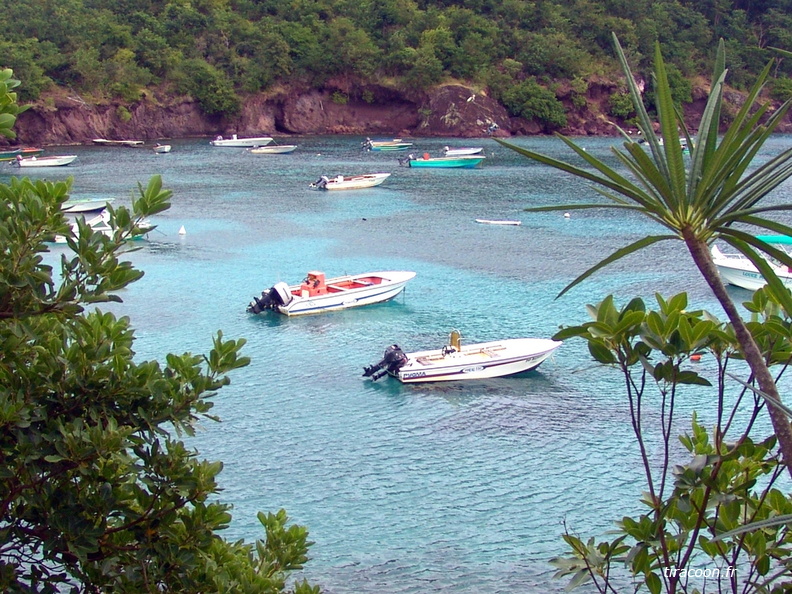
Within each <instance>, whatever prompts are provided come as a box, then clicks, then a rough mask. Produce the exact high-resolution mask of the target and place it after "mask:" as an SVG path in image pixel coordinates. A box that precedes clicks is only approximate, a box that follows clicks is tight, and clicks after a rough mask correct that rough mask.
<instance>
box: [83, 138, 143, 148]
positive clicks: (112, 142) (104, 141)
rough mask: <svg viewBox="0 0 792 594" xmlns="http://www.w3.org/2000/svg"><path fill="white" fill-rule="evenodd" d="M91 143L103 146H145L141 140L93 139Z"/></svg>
mask: <svg viewBox="0 0 792 594" xmlns="http://www.w3.org/2000/svg"><path fill="white" fill-rule="evenodd" d="M93 143H94V144H101V145H103V146H143V145H144V144H145V143H144V142H143V141H142V140H108V139H107V138H94V139H93Z"/></svg>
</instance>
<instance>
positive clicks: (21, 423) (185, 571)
mask: <svg viewBox="0 0 792 594" xmlns="http://www.w3.org/2000/svg"><path fill="white" fill-rule="evenodd" d="M6 80H10V78H7V79H6ZM0 111H2V112H3V114H8V113H9V112H11V113H13V111H14V109H13V106H10V104H9V103H6V104H4V105H2V106H0ZM6 122H7V120H5V119H3V118H2V117H0V124H4V123H6ZM69 189H70V182H57V183H50V182H44V181H35V182H34V181H31V180H29V179H21V180H20V179H16V178H12V180H11V182H10V183H9V184H7V185H0V245H2V246H3V249H2V252H0V476H2V480H0V590H2V591H4V592H66V591H71V592H96V593H98V592H179V593H196V594H197V593H202V594H203V593H209V592H235V593H237V592H242V593H244V592H249V593H251V594H253V593H256V594H259V593H262V592H264V593H279V592H283V591H284V590H285V589H286V588H287V580H288V578H289V574H290V573H291V572H292V571H293V570H297V569H301V568H302V566H303V564H304V563H305V561H306V560H307V550H308V547H309V546H310V544H311V543H310V542H309V541H308V531H307V530H306V529H305V528H304V527H301V526H296V525H292V526H288V517H287V516H286V513H285V511H283V510H280V511H279V512H277V513H274V514H263V513H260V514H259V516H258V517H259V520H260V522H261V524H262V527H263V529H264V532H265V536H264V538H262V540H260V541H257V542H256V543H255V544H245V543H244V542H242V541H239V542H229V541H226V540H225V539H223V538H221V537H220V536H219V534H218V532H219V531H220V530H222V529H223V528H225V527H227V526H228V524H229V522H230V520H231V515H230V513H229V510H230V506H229V505H228V504H225V503H222V502H220V501H218V500H217V497H216V495H217V491H218V487H217V482H216V479H217V475H218V474H219V472H220V470H221V468H222V464H221V463H220V462H210V461H207V460H202V459H199V457H198V456H199V455H198V452H196V451H195V450H193V449H191V448H189V447H188V446H187V445H186V444H185V443H184V442H183V441H181V440H180V439H179V436H181V435H182V434H186V435H188V436H189V435H192V434H193V427H194V425H195V423H196V422H197V421H198V420H199V419H202V418H208V419H215V417H213V416H212V415H211V414H210V411H211V408H212V402H211V398H212V397H214V396H215V395H216V393H217V391H218V390H219V389H220V388H221V387H222V386H225V385H227V384H228V383H229V381H230V380H229V378H228V376H227V375H226V374H227V373H228V372H230V371H232V370H234V369H237V368H240V367H243V366H245V365H247V364H248V359H247V358H246V357H243V356H241V354H240V349H241V347H242V346H243V344H244V340H241V339H240V340H236V341H235V340H225V339H224V338H223V336H222V333H220V332H218V334H217V336H216V337H215V339H214V348H213V349H212V350H211V352H210V353H208V354H207V355H194V354H192V353H185V354H182V355H175V354H170V355H167V357H166V360H165V362H164V363H160V362H158V361H137V360H136V359H135V352H134V350H133V346H134V339H135V337H134V332H133V330H132V327H131V324H130V321H129V319H127V318H120V319H119V318H116V317H115V316H114V315H112V314H110V313H106V312H102V311H101V310H99V309H94V310H93V311H88V308H90V307H95V306H96V304H99V303H103V302H111V301H120V298H119V297H118V295H117V292H118V291H119V290H120V289H123V288H125V287H127V286H129V285H130V284H131V283H133V282H134V281H135V280H137V279H139V278H140V277H141V276H142V275H143V273H142V272H141V271H138V270H136V269H135V268H134V267H133V266H132V265H131V263H130V262H128V261H124V260H122V258H123V256H124V254H125V253H126V252H127V251H128V250H129V249H130V248H129V247H128V245H129V244H127V243H126V241H125V240H126V239H127V238H129V237H130V236H132V235H133V234H136V233H137V232H139V230H140V222H141V220H142V219H143V218H144V217H149V216H151V215H154V214H156V213H159V212H161V211H163V210H165V209H167V208H168V207H169V202H168V201H169V197H170V195H171V192H170V191H168V190H164V189H163V188H162V182H161V180H160V178H159V177H154V178H152V179H151V181H150V182H149V183H148V185H147V186H146V187H145V188H144V187H142V186H140V187H139V197H137V198H136V199H135V200H134V201H133V204H132V209H131V211H130V210H129V209H127V208H123V207H122V208H118V209H112V208H110V209H109V211H110V221H111V226H112V227H113V228H114V233H113V236H112V237H107V236H105V235H104V234H102V233H99V232H94V231H93V230H92V229H91V228H90V226H88V225H87V224H86V223H85V222H84V221H80V222H79V223H78V228H77V229H76V230H73V229H72V226H71V225H70V224H69V223H67V221H66V219H65V217H64V215H63V213H62V210H61V205H62V204H63V203H64V202H65V201H66V200H67V198H68V194H69ZM56 235H61V236H64V237H65V238H66V241H67V244H68V246H67V247H68V249H67V250H66V251H65V252H64V253H63V254H62V255H61V257H60V261H59V278H56V277H55V275H54V268H55V264H54V263H50V261H51V260H53V259H54V256H53V255H52V254H51V253H50V249H49V247H48V246H49V242H51V241H53V239H54V238H55V236H56ZM292 589H293V591H294V592H296V593H300V594H316V593H318V592H319V588H318V587H312V586H310V585H309V584H308V583H307V582H305V581H303V582H301V583H299V584H294V585H293V587H292Z"/></svg>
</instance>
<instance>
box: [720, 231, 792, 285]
mask: <svg viewBox="0 0 792 594" xmlns="http://www.w3.org/2000/svg"><path fill="white" fill-rule="evenodd" d="M756 238H757V239H761V240H762V241H764V242H765V243H771V244H773V245H775V246H777V247H779V248H780V249H782V250H784V251H786V252H788V253H789V250H790V248H792V237H787V236H785V235H757V236H756ZM711 251H712V260H713V261H714V263H715V266H716V267H717V268H718V272H719V273H720V275H721V278H722V279H723V282H725V283H727V284H730V285H734V286H736V287H740V288H742V289H747V290H749V291H756V290H757V289H760V288H762V287H764V286H765V285H766V284H767V281H766V280H765V278H764V277H763V276H762V273H761V272H759V270H758V269H757V268H756V265H754V263H753V262H751V261H750V260H749V259H748V258H746V257H745V256H744V255H742V254H724V253H723V252H722V251H720V249H718V246H716V245H713V246H712V250H711ZM765 259H766V260H767V263H768V264H769V266H770V268H772V269H773V272H775V274H776V276H777V277H778V278H779V279H780V280H781V282H782V283H784V286H786V287H789V288H790V289H792V270H790V269H789V268H788V267H786V266H784V265H783V264H781V263H780V262H777V261H774V260H772V259H770V258H769V257H767V256H765Z"/></svg>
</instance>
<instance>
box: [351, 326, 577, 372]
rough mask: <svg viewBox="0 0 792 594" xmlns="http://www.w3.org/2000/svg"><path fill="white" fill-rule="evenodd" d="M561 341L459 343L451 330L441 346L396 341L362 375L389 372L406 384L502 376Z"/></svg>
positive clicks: (531, 363)
mask: <svg viewBox="0 0 792 594" xmlns="http://www.w3.org/2000/svg"><path fill="white" fill-rule="evenodd" d="M562 344H563V343H562V342H560V341H557V340H551V339H549V338H509V339H506V340H495V341H492V342H481V343H478V344H469V345H465V346H462V344H461V338H460V335H459V332H458V331H456V330H454V331H453V332H452V333H451V337H450V339H449V343H448V344H447V345H446V346H444V347H443V348H441V349H436V350H430V351H416V352H414V353H405V352H403V351H402V350H401V349H400V348H399V346H398V345H396V344H394V345H391V346H389V347H388V348H387V349H385V355H384V356H383V358H382V360H381V361H380V362H379V363H376V364H374V365H369V366H368V367H365V368H364V369H363V376H364V377H370V378H371V379H372V380H377V379H379V378H381V377H382V376H384V375H386V374H389V375H391V376H393V377H395V378H396V379H398V380H399V381H400V382H403V383H406V384H413V383H418V382H446V381H453V380H471V379H487V378H493V377H503V376H507V375H514V374H516V373H522V372H524V371H530V370H531V369H535V368H537V367H538V366H539V365H540V364H541V363H542V362H543V361H544V360H545V359H547V358H548V357H549V356H550V355H552V354H553V353H554V352H555V350H556V349H557V348H558V347H560V346H561V345H562Z"/></svg>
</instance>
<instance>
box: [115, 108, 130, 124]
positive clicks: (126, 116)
mask: <svg viewBox="0 0 792 594" xmlns="http://www.w3.org/2000/svg"><path fill="white" fill-rule="evenodd" d="M116 116H117V117H118V119H119V120H121V121H122V122H124V123H125V124H126V123H127V122H128V121H129V120H131V119H132V114H131V113H130V111H129V110H128V109H127V108H126V107H124V106H123V105H119V106H118V107H117V108H116Z"/></svg>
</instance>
